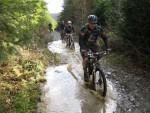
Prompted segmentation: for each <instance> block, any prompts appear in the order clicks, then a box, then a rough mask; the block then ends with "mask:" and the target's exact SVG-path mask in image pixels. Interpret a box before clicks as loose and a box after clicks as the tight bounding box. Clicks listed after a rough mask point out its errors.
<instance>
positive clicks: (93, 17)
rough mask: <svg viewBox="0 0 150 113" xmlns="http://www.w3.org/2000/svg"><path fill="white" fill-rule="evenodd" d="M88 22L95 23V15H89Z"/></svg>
mask: <svg viewBox="0 0 150 113" xmlns="http://www.w3.org/2000/svg"><path fill="white" fill-rule="evenodd" d="M88 21H89V22H92V23H97V16H95V15H89V16H88Z"/></svg>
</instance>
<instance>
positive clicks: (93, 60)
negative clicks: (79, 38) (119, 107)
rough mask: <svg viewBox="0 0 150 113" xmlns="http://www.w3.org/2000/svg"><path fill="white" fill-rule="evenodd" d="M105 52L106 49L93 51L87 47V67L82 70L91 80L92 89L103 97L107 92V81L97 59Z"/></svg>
mask: <svg viewBox="0 0 150 113" xmlns="http://www.w3.org/2000/svg"><path fill="white" fill-rule="evenodd" d="M106 54H107V53H106V51H101V52H96V53H93V52H92V51H91V50H90V49H89V50H88V51H87V57H88V63H87V66H86V67H87V68H86V70H84V71H85V72H87V73H86V74H87V75H88V79H89V81H90V82H91V86H92V89H93V90H96V91H97V92H99V93H100V94H101V95H102V96H103V97H105V96H106V93H107V82H106V78H105V74H104V72H103V70H102V68H101V66H100V63H99V60H100V59H101V58H102V57H103V56H105V55H106Z"/></svg>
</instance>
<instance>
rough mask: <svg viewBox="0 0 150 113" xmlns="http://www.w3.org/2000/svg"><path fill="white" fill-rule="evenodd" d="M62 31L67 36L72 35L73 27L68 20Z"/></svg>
mask: <svg viewBox="0 0 150 113" xmlns="http://www.w3.org/2000/svg"><path fill="white" fill-rule="evenodd" d="M64 31H65V33H67V34H70V33H74V27H73V25H72V22H71V21H70V20H69V21H67V23H66V25H65V28H64Z"/></svg>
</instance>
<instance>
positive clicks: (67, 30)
mask: <svg viewBox="0 0 150 113" xmlns="http://www.w3.org/2000/svg"><path fill="white" fill-rule="evenodd" d="M64 32H65V40H66V41H67V45H66V46H69V43H68V40H70V39H68V38H69V37H68V36H67V35H68V34H72V33H74V32H75V30H74V27H73V25H72V22H71V21H70V20H69V21H67V23H66V25H65V28H64Z"/></svg>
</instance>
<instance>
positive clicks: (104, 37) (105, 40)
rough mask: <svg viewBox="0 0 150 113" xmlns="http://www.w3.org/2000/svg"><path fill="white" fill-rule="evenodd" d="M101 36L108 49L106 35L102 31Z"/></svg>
mask: <svg viewBox="0 0 150 113" xmlns="http://www.w3.org/2000/svg"><path fill="white" fill-rule="evenodd" d="M101 38H102V39H103V41H104V44H105V49H106V50H107V49H108V36H107V35H106V34H105V33H104V32H102V33H101Z"/></svg>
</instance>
